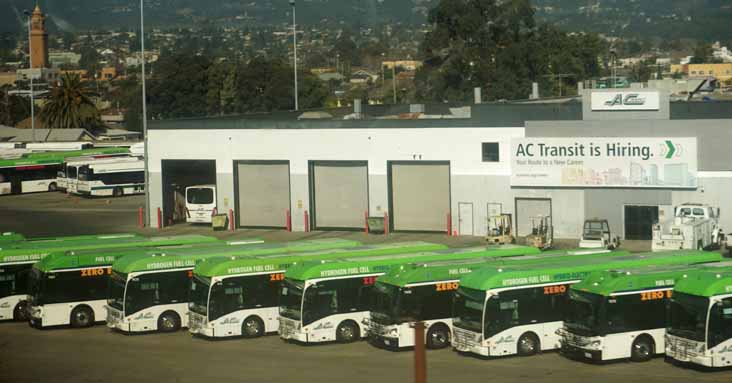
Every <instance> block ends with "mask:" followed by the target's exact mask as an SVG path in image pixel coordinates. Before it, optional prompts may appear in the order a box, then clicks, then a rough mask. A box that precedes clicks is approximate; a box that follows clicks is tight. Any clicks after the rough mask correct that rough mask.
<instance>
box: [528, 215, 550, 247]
mask: <svg viewBox="0 0 732 383" xmlns="http://www.w3.org/2000/svg"><path fill="white" fill-rule="evenodd" d="M553 242H554V227H553V226H552V219H551V217H549V216H545V215H538V216H536V217H531V234H529V235H527V236H526V244H527V245H529V246H533V247H536V248H537V249H541V250H546V249H549V248H551V247H552V244H553Z"/></svg>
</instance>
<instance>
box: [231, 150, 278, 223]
mask: <svg viewBox="0 0 732 383" xmlns="http://www.w3.org/2000/svg"><path fill="white" fill-rule="evenodd" d="M236 174H237V185H236V186H237V196H236V197H237V211H238V212H239V226H261V227H285V226H287V218H286V217H287V209H289V208H290V164H289V162H288V161H239V162H237V163H236Z"/></svg>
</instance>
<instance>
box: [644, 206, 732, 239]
mask: <svg viewBox="0 0 732 383" xmlns="http://www.w3.org/2000/svg"><path fill="white" fill-rule="evenodd" d="M723 241H724V233H723V232H722V229H721V228H720V227H719V208H713V207H711V206H709V205H703V204H698V203H685V204H682V205H679V206H676V207H675V208H674V216H673V219H671V220H668V221H666V222H657V223H656V224H654V225H653V243H652V245H651V248H652V250H653V251H663V250H676V249H700V250H701V249H708V248H715V247H718V246H720V245H721V244H722V242H723Z"/></svg>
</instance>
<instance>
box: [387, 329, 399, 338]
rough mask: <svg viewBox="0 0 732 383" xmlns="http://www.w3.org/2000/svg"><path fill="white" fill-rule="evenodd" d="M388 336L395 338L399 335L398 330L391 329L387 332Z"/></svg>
mask: <svg viewBox="0 0 732 383" xmlns="http://www.w3.org/2000/svg"><path fill="white" fill-rule="evenodd" d="M389 335H391V336H397V335H399V330H398V329H395V328H393V329H391V330H389Z"/></svg>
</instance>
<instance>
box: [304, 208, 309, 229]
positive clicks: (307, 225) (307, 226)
mask: <svg viewBox="0 0 732 383" xmlns="http://www.w3.org/2000/svg"><path fill="white" fill-rule="evenodd" d="M305 232H306V233H309V232H310V219H309V218H308V211H307V210H305Z"/></svg>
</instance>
